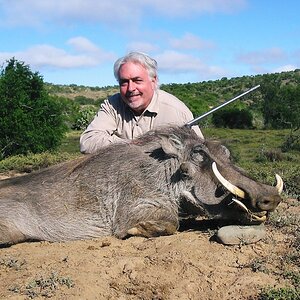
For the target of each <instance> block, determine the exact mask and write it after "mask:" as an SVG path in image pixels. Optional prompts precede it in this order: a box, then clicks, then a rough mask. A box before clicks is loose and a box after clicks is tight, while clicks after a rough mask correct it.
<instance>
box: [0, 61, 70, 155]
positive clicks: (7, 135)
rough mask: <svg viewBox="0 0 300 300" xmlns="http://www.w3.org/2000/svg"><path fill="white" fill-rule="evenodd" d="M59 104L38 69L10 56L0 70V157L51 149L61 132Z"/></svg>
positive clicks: (57, 143)
mask: <svg viewBox="0 0 300 300" xmlns="http://www.w3.org/2000/svg"><path fill="white" fill-rule="evenodd" d="M66 130H67V127H66V125H65V124H64V117H63V114H62V112H61V105H60V103H59V102H58V101H55V99H52V98H50V96H49V95H48V93H47V92H46V90H45V89H44V82H43V79H42V77H41V76H40V75H39V73H38V72H35V73H33V72H32V71H31V70H30V68H29V66H28V65H25V64H24V62H20V61H17V60H16V59H15V58H12V59H10V60H8V61H7V64H6V66H5V67H2V69H1V73H0V132H1V135H0V159H2V158H5V157H7V156H10V155H15V154H26V153H28V152H32V153H38V152H42V151H45V150H51V149H55V148H56V147H57V146H58V145H59V144H60V142H61V140H62V138H63V136H64V133H65V131H66Z"/></svg>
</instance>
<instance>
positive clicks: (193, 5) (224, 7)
mask: <svg viewBox="0 0 300 300" xmlns="http://www.w3.org/2000/svg"><path fill="white" fill-rule="evenodd" d="M141 2H142V3H148V5H149V6H152V7H153V8H154V9H155V10H157V11H158V12H160V13H161V14H164V15H169V16H177V17H180V16H192V17H193V16H195V15H199V14H204V13H233V12H236V11H239V10H241V9H244V8H245V7H246V5H247V1H246V0H189V1H186V0H173V1H172V2H169V1H161V0H147V1H141Z"/></svg>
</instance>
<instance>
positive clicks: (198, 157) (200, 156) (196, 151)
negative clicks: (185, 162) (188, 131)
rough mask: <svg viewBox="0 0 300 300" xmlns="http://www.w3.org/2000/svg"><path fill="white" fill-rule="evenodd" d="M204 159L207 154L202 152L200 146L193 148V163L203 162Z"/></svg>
mask: <svg viewBox="0 0 300 300" xmlns="http://www.w3.org/2000/svg"><path fill="white" fill-rule="evenodd" d="M206 157H207V154H206V153H205V151H204V150H203V148H202V147H201V146H195V147H194V148H193V149H192V152H191V158H192V159H193V160H194V161H197V162H203V161H204V160H205V158H206Z"/></svg>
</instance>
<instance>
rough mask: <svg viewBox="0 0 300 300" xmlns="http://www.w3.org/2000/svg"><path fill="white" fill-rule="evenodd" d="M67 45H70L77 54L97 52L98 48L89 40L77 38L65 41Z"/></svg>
mask: <svg viewBox="0 0 300 300" xmlns="http://www.w3.org/2000/svg"><path fill="white" fill-rule="evenodd" d="M67 44H69V45H71V46H72V47H73V48H74V49H75V50H77V51H78V52H98V51H99V48H98V47H97V46H96V45H95V44H94V43H92V42H91V41H90V40H89V39H87V38H85V37H82V36H77V37H74V38H71V39H69V40H68V41H67Z"/></svg>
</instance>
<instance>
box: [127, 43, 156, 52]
mask: <svg viewBox="0 0 300 300" xmlns="http://www.w3.org/2000/svg"><path fill="white" fill-rule="evenodd" d="M126 48H127V52H129V51H141V52H144V53H151V52H154V51H157V50H158V49H159V47H158V46H157V45H155V44H152V43H147V42H131V43H129V44H128V45H127V47H126Z"/></svg>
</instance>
